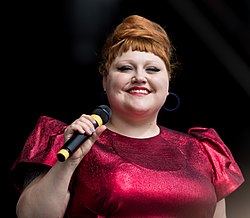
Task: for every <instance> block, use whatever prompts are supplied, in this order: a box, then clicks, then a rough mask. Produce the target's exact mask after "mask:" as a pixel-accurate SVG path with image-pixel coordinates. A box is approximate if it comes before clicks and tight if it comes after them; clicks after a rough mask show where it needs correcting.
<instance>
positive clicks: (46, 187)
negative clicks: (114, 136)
mask: <svg viewBox="0 0 250 218" xmlns="http://www.w3.org/2000/svg"><path fill="white" fill-rule="evenodd" d="M88 117H89V116H86V117H85V118H84V119H83V118H79V119H78V120H76V121H74V122H73V123H72V124H71V125H69V126H68V127H67V128H66V129H65V133H64V134H65V141H67V140H68V139H69V138H70V137H71V136H72V135H73V133H74V132H75V131H78V132H80V133H85V132H86V133H87V134H90V135H91V133H92V132H91V131H89V130H91V129H93V128H94V127H93V124H92V121H90V119H91V118H88ZM105 128H106V127H105V126H104V125H103V126H100V127H98V128H97V129H96V132H94V133H93V134H92V136H91V137H90V138H89V139H88V140H86V141H85V142H84V143H83V144H82V145H81V146H80V147H79V149H77V150H76V152H74V154H73V155H72V156H71V157H70V158H69V159H67V160H66V161H64V162H59V161H58V162H56V163H55V165H54V166H53V167H52V168H51V169H50V170H49V171H48V172H46V173H43V174H41V175H39V176H38V177H36V178H35V179H34V180H33V181H32V182H31V183H30V184H29V185H28V186H27V187H26V188H25V189H24V190H23V192H22V193H21V196H20V198H19V199H18V202H17V205H16V214H17V217H18V218H23V217H24V218H33V217H46V218H50V217H63V216H64V213H65V211H66V209H67V205H68V203H69V200H70V192H69V184H70V181H71V177H72V175H73V173H74V171H75V169H76V168H77V166H78V165H79V163H80V162H81V160H82V158H83V157H84V156H85V155H86V154H87V153H88V152H89V150H90V149H91V147H92V145H93V143H94V142H95V140H96V139H97V138H98V137H99V135H100V134H101V133H102V132H103V131H104V130H105Z"/></svg>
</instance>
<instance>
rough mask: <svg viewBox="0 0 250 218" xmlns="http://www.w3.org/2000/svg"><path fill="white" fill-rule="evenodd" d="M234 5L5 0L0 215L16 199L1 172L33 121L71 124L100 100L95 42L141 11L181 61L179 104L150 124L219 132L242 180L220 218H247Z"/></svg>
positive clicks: (242, 49) (247, 95) (241, 60)
mask: <svg viewBox="0 0 250 218" xmlns="http://www.w3.org/2000/svg"><path fill="white" fill-rule="evenodd" d="M237 2H238V1H237ZM237 2H235V1H233V0H231V1H225V0H224V1H222V0H221V1H217V2H216V1H212V2H211V1H210V2H209V1H208V0H206V1H205V0H202V1H198V0H196V1H188V0H182V1H180V0H178V1H170V0H169V1H160V0H159V1H158V0H155V1H153V2H148V3H147V2H145V1H139V0H134V1H132V0H126V1H122V0H120V1H118V0H117V1H113V0H110V1H97V0H93V1H82V2H81V1H26V2H22V1H14V2H13V1H12V2H11V3H9V5H6V7H5V8H4V9H6V10H5V13H4V19H3V21H4V25H3V29H2V33H3V36H4V40H3V41H2V42H3V47H4V50H3V53H4V55H3V56H4V57H3V58H2V62H3V64H4V67H3V69H2V72H3V73H2V75H3V77H2V86H1V90H2V92H1V93H2V111H3V112H2V117H3V121H4V122H2V129H3V131H2V141H3V143H2V145H1V146H2V154H3V155H2V159H1V162H2V164H1V165H2V166H3V167H2V170H1V184H2V191H3V195H1V197H2V200H3V201H2V202H4V204H2V205H4V207H3V210H2V211H3V213H4V212H5V213H6V214H7V215H6V217H15V204H16V201H17V197H18V195H17V193H16V192H15V190H14V188H13V186H12V184H11V183H10V181H9V180H10V179H9V171H10V168H11V166H12V164H13V162H14V160H15V159H16V158H17V156H18V154H19V153H20V152H21V149H22V146H23V144H24V142H25V139H26V138H27V136H28V134H29V133H30V131H31V130H32V129H33V127H34V125H35V123H36V121H37V119H38V117H39V116H41V115H47V116H52V117H54V118H57V119H60V120H62V121H64V122H66V123H70V122H71V121H73V120H74V119H75V118H77V117H78V116H79V115H80V114H81V113H90V112H91V111H92V110H93V109H94V108H95V107H96V106H97V105H99V104H101V103H102V102H103V100H102V88H101V78H100V76H99V74H98V72H97V64H98V60H99V59H98V58H99V54H100V49H101V45H102V43H103V42H104V40H105V39H106V36H107V34H109V32H110V31H111V30H112V29H113V27H115V25H117V24H118V23H120V22H121V21H122V19H123V18H124V17H125V16H127V15H129V14H140V15H143V16H146V17H148V18H149V19H152V20H154V21H156V22H158V23H160V24H161V25H162V26H164V27H165V28H166V30H167V32H168V33H169V35H170V38H171V40H172V42H173V44H174V46H175V48H176V53H177V56H178V59H179V62H180V63H181V69H179V70H178V72H177V77H176V78H175V80H174V81H173V82H172V84H171V91H173V92H175V93H176V94H177V95H178V96H179V98H180V100H181V104H180V107H179V108H178V110H176V111H174V112H167V113H162V114H161V115H160V118H159V123H161V124H163V125H166V126H168V127H171V128H174V129H177V130H180V131H187V130H188V128H189V127H191V126H206V127H213V128H215V129H216V130H217V131H218V132H219V134H220V135H221V137H222V138H223V140H224V141H225V142H226V144H227V145H228V147H229V148H230V149H231V150H232V152H233V154H234V156H235V159H236V160H237V162H238V163H239V165H240V167H241V169H242V171H243V173H244V175H245V177H246V182H245V183H244V185H243V186H241V187H240V188H239V189H238V190H237V191H236V192H235V193H233V194H232V195H231V196H230V197H229V198H228V205H229V206H228V218H236V217H237V218H246V217H247V211H248V214H249V213H250V211H249V208H248V207H247V201H248V202H249V200H250V198H249V196H250V194H249V193H250V191H249V189H250V186H249V166H250V163H249V154H250V152H249V150H250V149H249V146H250V139H249V138H250V137H249V136H250V115H249V111H250V92H249V87H250V70H249V69H250V66H249V65H250V61H249V60H250V42H249V41H250V40H249V39H250V22H249V21H250V18H249V16H250V15H249V14H250V10H249V7H250V5H249V2H248V1H247V0H245V1H241V2H240V3H237ZM247 84H249V85H247ZM2 191H1V192H2ZM236 214H237V215H236Z"/></svg>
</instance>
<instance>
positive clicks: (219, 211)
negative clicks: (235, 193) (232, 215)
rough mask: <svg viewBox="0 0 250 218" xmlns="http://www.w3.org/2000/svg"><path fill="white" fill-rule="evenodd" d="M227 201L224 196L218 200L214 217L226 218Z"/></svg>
mask: <svg viewBox="0 0 250 218" xmlns="http://www.w3.org/2000/svg"><path fill="white" fill-rule="evenodd" d="M226 217H227V215H226V201H225V199H224V198H223V199H222V200H220V201H218V202H217V205H216V208H215V212H214V216H213V218H226Z"/></svg>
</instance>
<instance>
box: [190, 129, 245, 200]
mask: <svg viewBox="0 0 250 218" xmlns="http://www.w3.org/2000/svg"><path fill="white" fill-rule="evenodd" d="M188 133H189V134H190V135H193V136H194V137H196V138H197V139H198V141H199V142H200V144H201V146H202V149H203V150H204V151H205V153H206V155H207V157H208V159H209V161H210V163H211V165H212V169H213V184H214V187H215V191H216V194H217V199H218V201H219V200H221V199H222V198H224V197H226V196H228V195H229V194H230V193H232V192H233V191H234V190H236V189H237V188H238V187H239V186H240V185H241V184H242V183H243V182H244V177H243V174H242V172H241V170H240V168H239V166H238V164H237V163H236V161H235V159H234V157H233V155H232V153H231V151H230V150H229V148H228V147H227V146H226V145H225V144H224V142H223V141H222V139H221V138H220V137H219V135H218V133H217V132H216V131H215V130H214V129H213V128H202V127H193V128H190V129H189V131H188Z"/></svg>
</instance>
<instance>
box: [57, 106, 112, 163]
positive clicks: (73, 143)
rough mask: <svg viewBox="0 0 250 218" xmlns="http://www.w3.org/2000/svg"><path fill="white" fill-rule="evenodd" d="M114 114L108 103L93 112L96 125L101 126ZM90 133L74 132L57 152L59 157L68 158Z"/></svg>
mask: <svg viewBox="0 0 250 218" xmlns="http://www.w3.org/2000/svg"><path fill="white" fill-rule="evenodd" d="M111 115H112V111H111V109H110V108H109V107H108V106H107V105H100V106H98V107H97V108H96V109H95V110H94V111H93V112H92V114H91V116H92V117H93V118H94V119H95V121H96V123H95V124H94V127H95V128H96V127H98V126H101V125H103V124H105V123H107V122H108V121H109V119H110V117H111ZM89 137H90V135H87V134H74V135H73V136H72V137H71V138H70V139H69V140H68V141H67V142H66V143H65V144H64V145H63V146H62V148H61V150H60V151H59V152H58V153H57V158H58V160H59V161H60V162H63V161H65V160H67V159H68V158H69V157H70V156H71V155H72V154H73V153H74V151H75V150H76V149H77V148H78V147H79V146H80V145H81V144H82V143H83V142H84V141H86V140H87V139H88V138H89Z"/></svg>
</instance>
